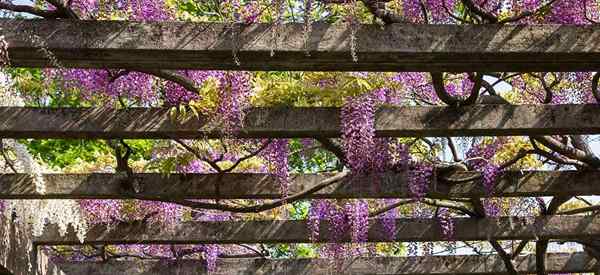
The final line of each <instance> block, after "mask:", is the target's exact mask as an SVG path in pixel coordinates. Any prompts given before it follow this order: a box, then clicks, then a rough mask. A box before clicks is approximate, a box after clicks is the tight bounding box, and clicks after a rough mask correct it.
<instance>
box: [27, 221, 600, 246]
mask: <svg viewBox="0 0 600 275" xmlns="http://www.w3.org/2000/svg"><path fill="white" fill-rule="evenodd" d="M454 224H455V234H454V236H453V237H454V240H457V241H484V240H518V239H523V240H534V239H594V238H598V237H600V216H598V215H593V216H543V217H537V218H535V219H533V218H532V219H531V220H529V219H526V218H518V217H501V218H484V219H471V218H457V219H455V220H454ZM321 227H322V230H321V234H320V235H319V239H318V240H317V241H318V242H327V240H329V239H330V237H329V236H330V234H329V230H328V228H329V225H328V223H327V222H323V223H322V224H321ZM396 231H397V234H396V238H395V241H402V242H404V241H416V242H424V241H444V240H445V239H444V235H443V234H442V232H441V229H440V225H439V224H438V222H437V221H436V220H432V219H397V220H396ZM309 236H310V230H309V229H308V228H307V222H306V221H303V220H289V221H282V220H277V221H223V222H195V221H194V222H181V223H179V224H177V225H173V226H159V225H155V224H146V223H143V222H132V223H120V224H116V225H109V226H106V225H94V226H91V228H90V229H89V231H88V233H87V236H86V238H85V240H84V243H87V244H147V243H155V244H192V243H221V244H226V243H308V242H310V240H309ZM342 239H343V240H344V241H349V240H350V236H349V235H346V236H342ZM368 241H370V242H386V241H389V239H388V237H387V234H386V233H385V230H384V229H383V227H382V225H381V222H380V221H379V220H371V222H370V225H369V236H368ZM34 242H35V243H36V244H42V245H50V244H52V245H54V244H55V245H61V244H65V245H67V244H71V245H77V244H80V241H79V239H78V238H77V234H76V233H75V232H73V231H72V230H69V232H67V233H66V234H64V235H61V234H60V232H59V230H58V228H57V226H55V225H49V226H47V227H46V230H45V231H44V233H43V234H42V235H40V236H39V237H35V240H34Z"/></svg>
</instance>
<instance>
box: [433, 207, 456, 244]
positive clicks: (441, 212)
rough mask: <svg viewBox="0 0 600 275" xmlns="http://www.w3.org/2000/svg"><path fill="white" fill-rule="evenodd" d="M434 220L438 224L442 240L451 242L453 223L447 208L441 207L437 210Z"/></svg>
mask: <svg viewBox="0 0 600 275" xmlns="http://www.w3.org/2000/svg"><path fill="white" fill-rule="evenodd" d="M436 218H437V220H438V223H439V224H440V228H441V229H442V235H444V238H445V239H446V240H452V239H453V238H454V221H453V220H452V217H451V216H450V211H448V208H444V207H442V208H440V209H438V211H437V215H436Z"/></svg>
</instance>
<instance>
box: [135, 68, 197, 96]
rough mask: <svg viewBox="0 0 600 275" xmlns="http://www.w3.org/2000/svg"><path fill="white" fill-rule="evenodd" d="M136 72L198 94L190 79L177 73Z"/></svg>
mask: <svg viewBox="0 0 600 275" xmlns="http://www.w3.org/2000/svg"><path fill="white" fill-rule="evenodd" d="M137 71H138V72H142V73H146V74H150V75H153V76H156V77H159V78H162V79H165V80H169V81H172V82H175V83H177V84H179V85H181V87H183V88H185V89H186V90H188V91H190V92H192V93H198V87H197V86H196V83H194V82H193V81H192V80H191V79H189V78H187V77H185V76H183V75H181V74H179V73H177V72H174V71H170V70H150V69H147V70H137Z"/></svg>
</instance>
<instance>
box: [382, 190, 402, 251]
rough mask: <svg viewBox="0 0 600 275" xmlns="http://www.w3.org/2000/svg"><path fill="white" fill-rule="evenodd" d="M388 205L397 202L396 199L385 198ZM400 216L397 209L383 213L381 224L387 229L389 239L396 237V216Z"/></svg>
mask: <svg viewBox="0 0 600 275" xmlns="http://www.w3.org/2000/svg"><path fill="white" fill-rule="evenodd" d="M385 202H386V205H391V204H394V203H396V202H397V200H395V199H385ZM397 217H398V212H397V210H396V209H392V210H389V211H386V212H385V213H383V217H382V218H381V220H380V221H381V225H382V226H383V229H384V230H385V233H386V235H385V236H386V237H387V239H388V240H389V241H392V240H394V239H396V218H397Z"/></svg>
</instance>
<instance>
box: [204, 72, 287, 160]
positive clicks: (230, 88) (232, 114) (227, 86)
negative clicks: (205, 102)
mask: <svg viewBox="0 0 600 275" xmlns="http://www.w3.org/2000/svg"><path fill="white" fill-rule="evenodd" d="M219 83H220V85H219V91H220V97H219V105H218V106H217V110H216V114H218V115H219V116H220V118H221V120H222V121H223V127H224V128H225V129H226V130H227V131H231V132H235V131H237V130H239V128H241V127H242V126H243V125H242V123H243V119H244V114H245V113H244V110H246V109H247V108H248V106H249V104H250V97H251V96H252V89H251V87H250V74H249V73H246V72H227V73H224V74H223V75H222V78H221V79H220V81H219ZM286 165H287V162H286Z"/></svg>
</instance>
